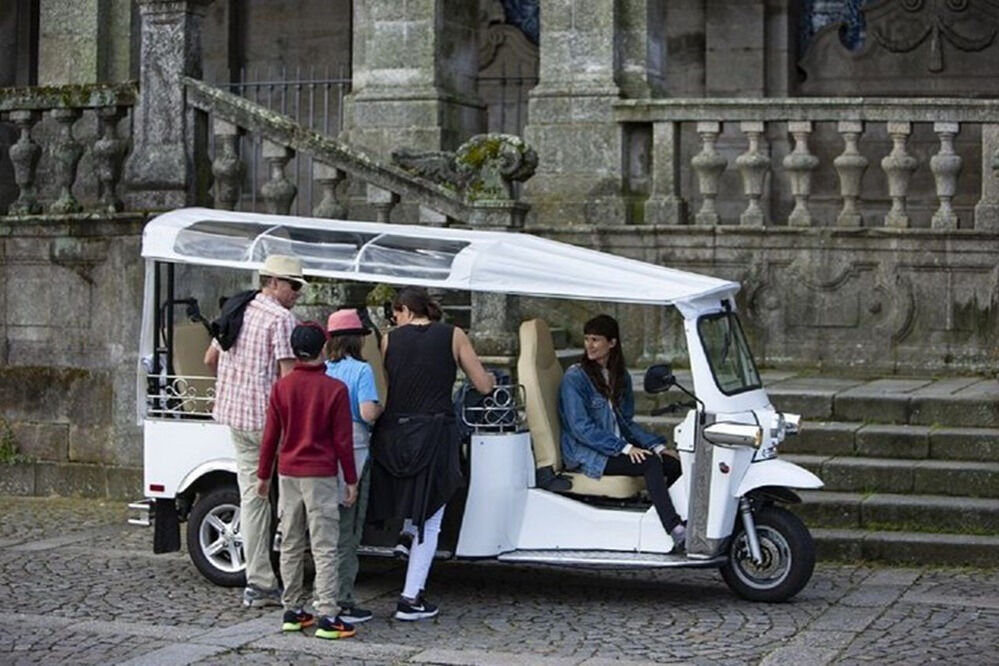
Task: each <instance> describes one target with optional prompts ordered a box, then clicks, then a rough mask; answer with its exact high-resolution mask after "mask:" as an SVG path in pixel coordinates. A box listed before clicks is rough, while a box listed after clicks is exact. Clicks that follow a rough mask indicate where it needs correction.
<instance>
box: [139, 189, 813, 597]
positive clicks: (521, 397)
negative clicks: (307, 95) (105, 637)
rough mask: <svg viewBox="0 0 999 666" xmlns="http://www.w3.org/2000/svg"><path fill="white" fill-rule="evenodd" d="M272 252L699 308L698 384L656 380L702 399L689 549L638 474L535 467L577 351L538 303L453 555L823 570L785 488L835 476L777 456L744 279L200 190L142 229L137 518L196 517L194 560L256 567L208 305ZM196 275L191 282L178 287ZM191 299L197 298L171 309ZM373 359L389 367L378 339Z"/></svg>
mask: <svg viewBox="0 0 999 666" xmlns="http://www.w3.org/2000/svg"><path fill="white" fill-rule="evenodd" d="M270 254H287V255H294V256H297V257H299V258H300V259H301V260H302V262H303V265H304V270H305V273H306V275H307V276H311V277H313V278H331V279H334V280H348V281H354V282H367V283H389V284H393V285H419V286H424V287H429V288H436V289H443V290H466V291H479V292H495V293H503V294H510V295H521V296H534V297H546V298H562V299H576V300H587V301H597V302H616V303H631V304H645V305H654V306H661V307H667V306H673V307H676V308H677V310H679V312H680V313H681V315H682V316H683V322H684V332H685V338H686V344H687V350H688V355H689V366H690V375H691V380H692V383H693V386H692V387H689V388H688V387H683V386H680V385H679V384H678V383H677V381H676V379H675V378H674V376H673V374H672V372H671V370H670V368H669V366H666V365H656V366H653V367H652V368H649V370H648V371H647V373H646V376H645V389H646V391H649V392H660V391H666V390H668V389H671V388H673V387H676V388H677V389H678V390H679V391H683V392H684V393H686V394H687V396H689V397H690V398H692V401H690V402H689V403H681V404H682V406H683V407H684V408H686V409H688V411H687V414H686V417H685V418H684V419H683V420H682V422H680V423H679V425H677V426H676V427H675V428H674V431H673V441H674V442H675V444H676V448H677V452H678V454H679V458H680V462H681V468H682V471H683V476H682V477H681V478H680V480H679V481H677V482H676V483H674V484H673V485H672V487H671V488H670V495H671V498H672V500H673V503H674V505H675V507H676V509H677V511H678V513H679V514H680V516H681V517H682V518H684V519H685V520H686V521H687V533H688V537H687V545H686V549H685V550H683V551H680V552H674V549H673V542H672V540H671V539H670V538H669V537H668V536H667V534H666V533H665V531H664V530H663V528H662V526H661V524H660V522H659V519H658V517H657V515H656V513H655V509H654V508H653V507H652V506H651V504H650V502H649V501H648V500H647V498H645V497H643V491H644V481H643V480H642V479H641V478H631V477H617V476H605V477H603V478H601V479H598V480H595V479H591V478H588V477H586V476H584V475H582V474H574V473H565V474H566V476H568V477H569V478H570V479H571V481H572V488H571V489H570V490H568V491H565V492H551V491H549V490H545V489H542V488H539V487H536V485H535V471H536V469H538V468H546V467H551V470H552V471H554V472H556V473H560V472H563V470H562V465H561V455H560V447H559V437H560V423H559V417H558V411H557V400H558V386H559V382H560V380H561V376H562V366H561V364H560V362H559V360H558V358H557V355H556V352H555V348H554V346H553V344H552V339H551V335H550V333H549V329H548V327H547V325H546V323H545V322H544V321H542V320H540V319H532V320H529V321H525V322H523V323H522V324H521V326H520V353H519V357H518V359H517V386H514V387H507V388H505V389H500V390H498V391H497V392H496V394H495V395H493V396H491V397H490V398H489V399H488V400H487V401H486V402H485V406H482V405H480V406H478V407H475V408H473V409H478V410H480V413H475V414H468V415H466V418H465V421H466V423H467V424H468V425H469V426H470V428H471V429H472V431H473V432H472V434H471V436H470V439H469V445H468V447H467V449H466V451H465V456H464V460H463V464H464V465H465V466H466V468H465V471H466V475H467V478H468V486H467V488H466V491H465V492H464V493H463V495H462V496H461V497H459V498H456V500H455V501H452V502H450V503H449V504H448V509H447V512H446V515H445V521H444V529H443V531H442V534H441V539H440V550H439V551H438V555H439V556H442V557H448V558H456V559H483V558H488V559H493V560H498V561H500V562H529V563H543V564H552V565H562V566H582V567H598V568H600V567H602V568H622V567H632V568H636V567H637V568H643V567H644V568H654V567H718V568H720V569H721V573H722V575H723V577H724V579H725V581H726V582H727V583H728V585H729V586H730V587H731V588H732V589H733V590H734V591H735V592H736V593H737V594H739V595H741V596H743V597H745V598H747V599H752V600H761V601H782V600H785V599H788V598H790V597H791V596H793V595H794V594H796V593H797V592H798V591H799V590H801V589H802V587H803V586H804V585H805V584H806V583H807V582H808V580H809V578H810V577H811V574H812V569H813V567H814V562H815V551H814V545H813V542H812V538H811V535H810V534H809V532H808V530H807V528H806V527H805V526H804V524H802V522H801V521H800V520H799V519H798V518H797V517H796V516H795V515H794V514H792V513H791V512H790V511H788V510H787V509H786V508H784V506H782V505H783V504H790V503H795V502H798V501H800V500H799V499H798V497H797V495H796V494H795V493H794V492H793V491H792V490H791V489H792V488H818V487H820V486H821V485H822V482H821V481H820V480H819V479H818V478H817V477H816V476H815V475H813V474H811V473H810V472H808V471H806V470H804V469H802V468H800V467H798V466H796V465H793V464H791V463H788V462H785V461H781V460H779V459H778V458H777V450H778V446H779V445H780V443H781V442H782V441H783V439H784V438H785V436H787V435H790V434H793V433H794V432H795V431H796V430H797V428H798V421H799V418H798V417H797V416H796V415H790V414H782V413H780V412H778V411H776V410H775V409H774V407H773V406H772V405H771V404H770V401H769V399H768V397H767V394H766V392H765V391H764V390H763V386H762V384H761V381H760V376H759V374H758V372H757V369H756V366H755V364H754V361H753V358H752V355H751V353H750V351H749V348H748V345H747V343H746V339H745V336H744V335H743V332H742V328H741V326H740V324H739V320H738V317H737V315H736V313H735V301H734V295H735V293H736V292H737V291H738V289H739V285H738V284H736V283H734V282H729V281H725V280H720V279H716V278H712V277H706V276H702V275H697V274H694V273H689V272H686V271H681V270H675V269H670V268H665V267H662V266H655V265H651V264H647V263H644V262H641V261H636V260H633V259H627V258H623V257H619V256H614V255H609V254H605V253H601V252H596V251H593V250H588V249H584V248H580V247H576V246H573V245H568V244H564V243H559V242H555V241H551V240H546V239H542V238H538V237H535V236H532V235H529V234H523V233H503V232H494V231H478V230H465V229H453V228H436V227H422V226H407V225H399V224H380V223H368V222H354V221H341V220H326V219H310V218H300V217H287V216H277V215H265V214H252V213H234V212H227V211H221V210H210V209H197V208H194V209H183V210H177V211H173V212H170V213H167V214H164V215H161V216H159V217H157V218H155V219H153V220H151V221H150V222H149V223H148V224H147V225H146V228H145V231H144V233H143V242H142V256H143V257H144V258H145V261H146V281H145V302H144V310H143V324H142V338H141V343H140V344H141V353H140V358H141V367H140V372H139V386H138V410H139V418H140V419H141V422H142V424H143V427H144V437H145V442H144V460H143V464H144V475H143V483H144V494H145V495H146V499H145V500H143V501H141V502H137V503H135V504H133V505H132V508H133V509H136V510H137V511H138V512H139V514H138V517H136V518H133V519H132V521H131V522H134V523H136V524H144V525H149V524H150V523H153V524H154V526H155V529H154V550H155V551H156V552H166V551H170V550H177V549H179V548H180V538H179V534H180V532H179V523H180V522H182V521H185V520H186V521H187V547H188V551H189V553H190V556H191V558H192V560H193V561H194V563H195V565H196V566H197V568H198V569H199V570H200V571H201V572H202V573H203V574H204V575H205V576H206V577H207V578H209V579H210V580H212V581H213V582H216V583H218V584H222V585H241V584H243V581H244V576H243V569H244V561H243V554H242V544H241V540H240V536H239V493H238V490H237V488H236V466H235V460H234V457H233V448H232V444H231V442H230V438H229V431H228V428H226V427H225V426H222V425H220V424H217V423H215V422H214V421H213V420H212V418H211V403H212V398H213V392H214V378H212V377H211V376H209V374H208V372H207V369H206V368H204V366H203V365H202V362H201V357H202V354H203V352H204V350H205V348H206V346H207V344H208V342H209V334H208V332H207V328H206V327H205V326H204V325H203V320H201V321H200V322H199V321H197V320H198V319H199V312H198V300H197V299H198V298H201V299H202V300H204V299H217V298H219V297H220V296H223V295H226V294H228V295H231V294H232V293H233V292H235V291H236V290H237V289H238V288H244V289H245V288H246V285H247V283H248V281H249V278H250V274H251V272H252V271H254V270H256V269H258V268H259V267H260V266H261V265H262V264H263V262H264V260H265V258H266V257H267V256H268V255H270ZM198 271H202V272H203V276H201V277H199V276H198ZM181 277H183V282H184V283H185V284H187V285H193V286H191V287H190V292H187V293H184V294H178V293H176V289H177V283H178V281H179V278H181ZM178 306H183V308H184V312H177V314H176V315H175V310H176V309H177V308H178ZM185 315H186V316H185ZM367 337H368V338H369V339H370V338H374V336H367ZM368 360H370V361H373V362H374V363H375V365H376V369H380V359H379V358H378V355H377V353H374V354H370V353H369V354H368ZM482 410H485V411H484V412H483V411H482ZM659 411H660V412H661V411H663V410H659ZM397 528H398V526H397V525H384V526H382V527H381V528H380V529H376V528H375V527H374V526H368V528H367V529H366V532H365V538H364V546H363V547H362V552H365V553H368V554H386V555H387V554H390V553H391V552H392V549H391V546H392V545H393V544H394V543H395V538H396V536H397V535H398V529H397Z"/></svg>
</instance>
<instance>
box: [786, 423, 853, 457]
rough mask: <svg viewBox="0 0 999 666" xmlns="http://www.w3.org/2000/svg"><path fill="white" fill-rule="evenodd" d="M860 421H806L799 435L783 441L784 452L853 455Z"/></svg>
mask: <svg viewBox="0 0 999 666" xmlns="http://www.w3.org/2000/svg"><path fill="white" fill-rule="evenodd" d="M861 426H862V424H860V423H844V422H841V421H805V422H804V423H802V425H801V430H800V431H799V432H798V434H797V435H793V436H791V437H788V438H787V439H785V440H784V441H783V443H781V445H780V450H781V452H782V453H785V452H786V453H816V454H823V455H829V456H844V455H851V454H853V452H854V438H855V436H856V432H857V431H858V430H859V429H860V428H861Z"/></svg>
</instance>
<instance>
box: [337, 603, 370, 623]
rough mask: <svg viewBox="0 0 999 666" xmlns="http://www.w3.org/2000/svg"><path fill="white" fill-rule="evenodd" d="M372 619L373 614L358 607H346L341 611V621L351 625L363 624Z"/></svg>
mask: <svg viewBox="0 0 999 666" xmlns="http://www.w3.org/2000/svg"><path fill="white" fill-rule="evenodd" d="M372 617H373V614H372V612H371V611H369V610H365V609H363V608H359V607H358V606H344V607H343V608H341V609H340V619H342V620H343V621H344V622H350V623H351V624H361V623H362V622H367V621H368V620H370V619H371V618H372Z"/></svg>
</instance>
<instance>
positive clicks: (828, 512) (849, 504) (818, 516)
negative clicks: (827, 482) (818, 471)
mask: <svg viewBox="0 0 999 666" xmlns="http://www.w3.org/2000/svg"><path fill="white" fill-rule="evenodd" d="M799 494H800V495H801V499H802V502H801V504H795V505H794V506H792V507H791V510H792V511H794V513H796V514H797V515H798V516H799V517H800V518H801V519H802V520H803V521H805V524H806V525H808V526H809V527H832V528H856V527H860V500H861V497H860V495H858V494H856V493H837V492H832V491H828V490H809V491H800V492H799Z"/></svg>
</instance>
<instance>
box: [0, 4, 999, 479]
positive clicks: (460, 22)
mask: <svg viewBox="0 0 999 666" xmlns="http://www.w3.org/2000/svg"><path fill="white" fill-rule="evenodd" d="M806 4H807V3H795V2H789V1H787V0H766V1H764V0H737V1H732V2H705V1H702V0H690V1H687V0H684V1H676V2H673V1H668V2H667V1H666V0H613V1H611V0H538V1H537V2H533V1H531V0H525V1H524V2H517V1H516V0H508V1H507V0H505V1H504V2H500V1H499V0H482V2H481V3H476V2H465V1H459V0H406V1H401V0H363V1H362V2H348V1H347V0H342V1H337V2H331V3H330V2H318V1H316V0H302V2H297V3H293V5H294V7H289V6H286V5H284V4H282V5H281V8H280V9H279V8H278V6H277V4H273V3H223V2H220V1H219V0H215V1H212V0H137V1H136V2H126V1H125V0H112V1H110V2H97V1H88V2H79V3H64V2H57V1H56V0H16V1H14V2H7V3H3V4H2V5H0V37H2V39H0V44H3V48H4V49H6V51H4V52H0V114H2V118H0V215H2V214H3V213H4V212H5V213H6V217H2V218H0V231H2V240H0V243H2V248H3V253H2V255H0V257H2V259H0V262H2V263H0V276H2V279H3V288H2V289H0V315H2V317H0V358H2V362H3V369H2V371H0V396H2V397H3V400H2V401H0V404H2V405H3V416H4V418H5V419H7V420H9V421H11V422H12V423H13V424H14V426H15V431H16V433H17V436H18V439H19V441H20V442H21V443H22V449H23V450H25V451H26V452H27V453H29V454H31V455H35V456H37V457H39V458H42V459H47V460H48V459H51V460H58V461H79V462H81V463H82V462H95V463H104V464H114V465H123V466H126V467H128V466H133V467H134V466H137V465H138V464H139V463H140V457H139V455H140V454H139V451H140V448H139V441H138V439H137V438H138V431H137V429H136V428H135V426H134V419H133V414H134V410H133V396H132V393H133V392H134V387H135V368H136V363H135V361H136V359H135V358H134V354H135V349H136V348H137V341H136V339H135V332H136V330H137V329H138V318H139V305H140V304H139V294H140V291H141V285H142V279H143V278H142V273H141V270H140V262H139V259H138V244H139V233H140V230H141V225H142V222H143V220H144V219H146V214H147V213H151V212H155V211H156V210H160V209H164V208H172V207H178V206H184V205H193V204H197V205H215V206H218V207H234V208H237V209H242V210H246V209H251V208H256V209H258V210H265V209H270V210H275V211H280V212H285V211H292V212H295V211H297V212H298V213H300V214H310V213H311V214H315V215H317V216H338V217H348V218H356V219H376V218H377V219H380V220H386V221H419V222H423V223H428V224H470V225H475V226H480V227H484V228H521V227H524V228H526V229H527V230H529V231H532V232H534V233H539V234H542V235H545V236H548V237H552V238H557V239H560V240H566V241H569V242H573V243H579V244H583V245H588V246H592V247H596V248H598V249H602V250H606V251H610V252H616V253H620V254H624V255H628V256H634V257H638V258H641V259H644V260H647V261H654V262H657V263H662V264H666V265H672V266H677V267H681V268H686V269H690V270H696V271H701V272H705V273H711V274H716V275H720V276H724V277H728V278H731V279H736V280H739V281H740V282H741V283H742V284H743V290H742V292H741V296H740V299H741V301H740V305H741V307H742V309H743V312H744V314H745V317H744V321H745V325H746V328H747V332H748V333H749V335H750V337H751V338H752V339H753V342H754V343H755V350H756V352H757V354H758V355H759V359H760V361H761V362H762V363H763V364H765V365H768V366H796V367H821V368H849V369H852V370H862V371H864V372H872V373H874V372H887V373H903V372H904V373H917V372H922V373H925V372H950V371H953V372H979V373H980V372H993V373H994V372H995V369H996V367H997V364H999V359H997V357H996V350H997V349H999V326H997V324H999V322H997V318H999V314H997V313H999V268H997V262H996V257H997V256H999V103H996V102H993V101H992V100H990V99H988V98H989V96H991V95H993V94H994V92H995V91H994V90H993V88H992V87H990V86H994V82H995V81H999V59H997V58H995V49H996V48H997V46H996V38H995V36H996V34H997V31H999V11H997V9H996V7H997V3H995V2H992V1H991V0H990V1H988V2H981V3H943V2H930V1H927V2H922V3H904V2H903V3H897V2H889V1H882V2H872V3H867V4H866V5H865V6H864V11H863V12H862V13H863V16H864V17H866V21H867V22H866V34H867V38H866V41H864V42H863V44H862V45H861V47H860V49H859V50H857V51H850V50H849V49H847V48H846V47H845V46H843V45H842V44H841V43H840V41H839V39H838V32H837V31H838V28H837V26H835V25H832V26H827V27H826V28H823V29H822V30H820V31H818V32H817V33H816V34H815V35H814V36H810V40H811V41H810V42H808V43H807V44H806V43H803V42H801V41H800V38H801V35H803V34H806V31H803V30H801V29H800V26H801V25H802V21H803V20H806V19H807V18H808V17H803V16H802V15H801V12H802V8H803V7H804V6H805V5H806ZM832 4H834V3H829V2H827V3H824V6H827V5H832ZM70 5H72V6H70ZM535 7H536V8H537V10H538V12H537V14H532V13H531V10H532V8H535ZM515 9H516V10H517V11H516V12H515V11H514V10H515ZM826 9H828V7H826ZM514 13H517V20H516V25H514V21H513V14H514ZM525 16H527V18H525ZM531 17H533V19H532V18H531ZM33 26H35V27H34V28H33ZM518 26H521V27H518ZM893 26H894V27H893ZM522 28H523V29H522ZM896 28H897V29H896ZM95 31H96V34H97V35H98V39H97V40H93V39H92V36H93V34H94V33H95ZM809 34H810V33H809ZM990 35H991V37H990ZM317 72H320V73H323V74H322V75H321V76H320V74H317ZM330 72H336V73H339V72H346V74H347V75H348V76H349V78H350V92H349V94H347V95H346V96H345V97H338V96H337V95H336V94H335V91H336V90H342V89H344V88H345V86H344V85H343V83H344V82H343V81H342V80H339V82H335V81H333V80H332V78H331V77H332V76H333V75H332V74H330ZM514 72H516V74H513V73H514ZM883 73H889V75H883ZM185 77H186V78H185ZM319 79H322V80H319ZM508 79H509V80H508ZM251 80H253V81H254V85H255V86H256V87H255V88H254V90H255V91H256V92H255V93H254V96H252V98H251V96H250V95H249V94H245V91H244V93H243V95H242V97H240V96H239V94H240V89H239V85H238V84H240V83H248V82H250V81H251ZM514 80H516V82H514ZM130 82H131V83H130ZM205 82H207V83H208V84H216V85H215V86H212V85H206V83H205ZM525 82H530V83H529V84H528V85H531V86H533V88H531V89H530V92H526V88H524V87H523V86H524V83H525ZM220 86H225V87H226V89H227V91H228V92H227V91H225V90H221V89H220V88H219V87H220ZM268 86H270V87H269V88H268ZM337 86H340V87H339V88H338V87H337ZM303 91H304V92H303ZM331 91H334V92H332V93H331ZM234 93H235V94H234ZM857 95H864V96H865V97H857ZM916 95H919V97H918V98H915V96H916ZM872 97H877V99H873V98H872ZM969 98H984V99H969ZM511 100H512V101H511ZM292 109H294V110H295V111H294V113H293V112H292ZM296 118H297V119H298V120H296ZM303 118H307V121H306V120H302V119H303ZM323 120H325V121H327V122H325V124H324V122H322V121H323ZM341 124H342V125H343V131H342V132H340V126H341ZM486 128H489V129H490V130H495V129H497V128H500V129H502V130H503V131H505V132H511V131H513V130H511V128H515V132H514V133H518V134H521V135H522V136H523V139H524V141H526V144H527V146H528V148H529V149H530V150H531V151H533V154H536V157H537V166H536V170H535V173H534V174H533V176H532V177H530V178H529V179H528V180H527V181H526V182H524V183H519V182H513V183H505V184H502V185H500V186H498V187H497V186H496V183H497V181H495V180H490V178H492V177H493V176H495V174H486V175H485V176H481V175H480V179H482V180H480V182H488V183H490V185H489V190H488V191H489V192H490V194H489V195H488V196H487V197H476V196H474V195H473V193H470V192H467V191H463V190H462V189H461V187H459V188H457V189H455V188H454V187H453V186H451V185H449V186H443V185H439V184H434V183H432V182H429V181H427V180H425V179H422V178H418V177H415V176H414V175H413V174H412V173H409V172H407V171H406V170H404V169H401V168H399V167H397V166H395V165H393V164H392V162H391V160H390V156H391V154H392V153H393V152H394V151H396V150H398V149H408V150H411V151H416V152H419V153H427V152H435V153H440V154H444V153H453V152H455V151H457V150H459V147H460V146H461V145H462V144H464V143H465V142H466V141H468V140H469V139H470V138H471V137H472V136H474V135H477V134H480V133H482V132H484V131H485V130H486ZM525 154H526V151H525ZM514 180H516V179H514ZM452 185H453V184H452ZM497 192H498V193H499V194H496V193H497ZM303 202H305V203H304V204H303ZM122 210H124V211H126V212H120V211H122ZM127 211H133V212H127ZM199 295H200V293H199ZM203 296H204V298H205V299H207V300H209V301H210V300H211V298H212V294H207V293H205V294H203ZM551 306H552V304H550V303H547V302H544V303H542V302H538V301H531V300H525V301H524V302H522V303H520V304H519V307H520V308H521V311H522V314H525V315H527V314H532V313H544V314H545V316H546V317H548V318H549V319H551V320H553V322H555V323H560V324H562V325H563V326H565V327H566V328H568V329H569V330H570V331H572V332H573V335H578V333H577V332H576V329H577V328H578V326H577V324H578V322H579V320H580V319H581V318H582V317H583V316H585V315H586V314H591V313H593V312H595V311H597V310H599V309H604V308H606V307H608V306H606V305H605V304H572V305H568V306H567V305H564V304H563V305H562V306H560V307H555V308H552V307H551ZM473 307H474V309H475V311H476V312H477V317H478V318H477V321H478V322H479V323H480V324H481V326H482V330H479V331H477V332H478V333H479V339H480V340H481V343H482V344H483V345H484V349H485V348H488V350H489V351H490V352H495V353H497V354H502V353H507V352H509V351H510V349H511V346H512V343H513V338H512V336H511V333H512V328H513V326H514V325H515V324H516V319H517V318H518V317H517V314H516V313H517V310H516V307H517V305H516V304H512V303H508V302H504V301H502V300H500V301H495V300H493V301H490V300H488V299H476V301H475V303H473ZM611 309H612V310H614V311H615V312H616V313H618V314H619V315H621V316H622V318H623V319H624V320H625V321H626V326H625V330H626V331H627V336H628V340H627V345H628V349H630V350H634V351H633V354H634V355H635V356H638V357H640V359H641V360H642V361H643V362H645V361H649V360H652V359H656V358H676V357H679V356H681V355H682V354H681V352H682V336H681V335H680V334H679V332H678V330H677V329H676V326H675V324H676V322H675V321H673V320H672V319H670V318H669V317H668V316H663V315H661V314H660V313H656V312H651V310H649V309H643V308H630V307H615V308H611ZM60 387H61V388H60ZM88 395H91V396H93V398H92V401H91V402H86V401H87V400H88V398H86V397H85V396H88ZM81 400H83V402H81Z"/></svg>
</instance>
